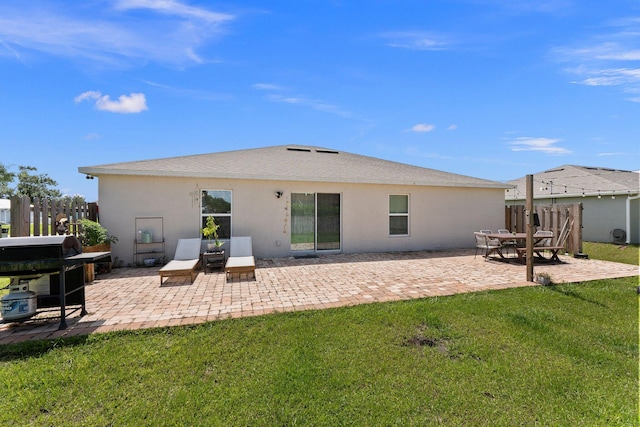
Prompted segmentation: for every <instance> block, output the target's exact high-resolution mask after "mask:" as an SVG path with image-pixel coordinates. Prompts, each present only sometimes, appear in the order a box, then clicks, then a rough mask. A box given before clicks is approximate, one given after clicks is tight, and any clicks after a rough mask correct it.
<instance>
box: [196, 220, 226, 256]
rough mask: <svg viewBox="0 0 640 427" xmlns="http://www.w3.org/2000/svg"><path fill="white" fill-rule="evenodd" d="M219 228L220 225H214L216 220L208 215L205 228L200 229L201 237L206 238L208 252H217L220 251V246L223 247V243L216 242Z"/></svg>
mask: <svg viewBox="0 0 640 427" xmlns="http://www.w3.org/2000/svg"><path fill="white" fill-rule="evenodd" d="M219 228H220V224H216V220H215V219H214V218H213V216H211V215H209V216H208V217H207V221H206V223H205V226H204V227H202V228H201V229H200V232H201V233H202V235H203V236H204V237H206V238H207V250H208V251H210V252H217V251H219V250H220V248H221V247H222V245H224V242H221V241H219V240H218V229H219ZM212 238H213V240H212Z"/></svg>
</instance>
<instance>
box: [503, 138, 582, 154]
mask: <svg viewBox="0 0 640 427" xmlns="http://www.w3.org/2000/svg"><path fill="white" fill-rule="evenodd" d="M560 141H562V140H561V139H551V138H530V137H520V138H516V139H515V140H513V141H510V142H509V145H511V150H512V151H540V152H543V153H546V154H569V153H571V151H570V150H567V149H566V148H562V147H556V146H555V144H556V143H558V142H560Z"/></svg>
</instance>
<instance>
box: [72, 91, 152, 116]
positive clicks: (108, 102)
mask: <svg viewBox="0 0 640 427" xmlns="http://www.w3.org/2000/svg"><path fill="white" fill-rule="evenodd" d="M73 100H74V101H75V102H76V103H79V102H82V101H86V100H95V101H96V102H95V107H96V108H97V109H98V110H102V111H109V112H112V113H123V114H130V113H140V112H142V111H146V110H147V109H148V108H147V100H146V98H145V96H144V93H131V94H129V96H127V95H120V96H119V97H118V100H117V101H113V100H112V99H111V97H110V96H109V95H102V94H101V93H100V92H96V91H88V92H84V93H81V94H80V95H78V96H76V97H75V98H74V99H73Z"/></svg>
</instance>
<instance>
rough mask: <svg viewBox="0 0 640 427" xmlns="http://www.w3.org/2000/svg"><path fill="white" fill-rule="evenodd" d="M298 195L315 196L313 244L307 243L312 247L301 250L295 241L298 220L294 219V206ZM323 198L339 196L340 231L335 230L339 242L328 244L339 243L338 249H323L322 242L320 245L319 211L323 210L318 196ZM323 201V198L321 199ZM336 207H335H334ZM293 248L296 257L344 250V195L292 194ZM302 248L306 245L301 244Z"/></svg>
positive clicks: (338, 223)
mask: <svg viewBox="0 0 640 427" xmlns="http://www.w3.org/2000/svg"><path fill="white" fill-rule="evenodd" d="M296 195H302V196H307V197H308V196H310V195H313V242H307V245H310V244H311V243H312V247H307V248H305V247H301V248H296V247H295V245H296V244H297V243H294V241H295V240H296V238H295V236H296V231H295V227H296V220H295V218H294V210H295V208H294V206H293V204H294V203H295V198H296ZM319 195H320V196H322V195H328V196H337V197H338V198H339V201H338V205H337V207H338V209H339V213H338V219H337V226H338V230H335V232H337V234H338V241H337V242H328V243H329V244H331V243H337V244H338V246H337V247H330V248H322V247H319V246H322V242H320V245H319V244H318V235H319V233H318V211H319V210H322V208H320V209H319V206H318V196H319ZM321 199H322V197H321ZM327 206H329V207H331V206H332V205H327ZM333 206H334V207H335V205H333ZM290 215H291V221H290V223H291V230H290V232H291V246H290V251H291V252H292V253H293V254H296V255H304V254H315V253H316V252H323V253H326V252H340V251H341V250H342V193H324V192H315V193H302V192H299V193H294V192H292V193H291V214H290ZM300 245H301V246H304V243H302V244H300Z"/></svg>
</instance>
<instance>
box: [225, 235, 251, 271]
mask: <svg viewBox="0 0 640 427" xmlns="http://www.w3.org/2000/svg"><path fill="white" fill-rule="evenodd" d="M229 245H230V248H229V258H227V263H226V264H225V266H224V271H225V273H226V275H227V280H229V278H230V277H232V275H234V274H242V273H245V274H246V275H247V278H248V277H249V273H251V274H253V278H254V279H255V277H256V260H255V259H254V258H253V247H252V244H251V236H242V237H232V238H231V241H230V242H229Z"/></svg>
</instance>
